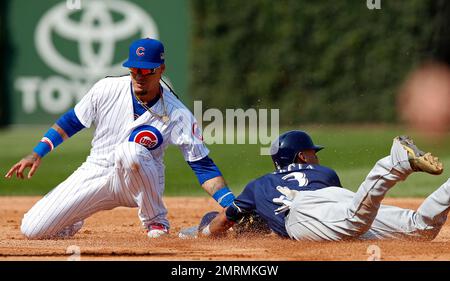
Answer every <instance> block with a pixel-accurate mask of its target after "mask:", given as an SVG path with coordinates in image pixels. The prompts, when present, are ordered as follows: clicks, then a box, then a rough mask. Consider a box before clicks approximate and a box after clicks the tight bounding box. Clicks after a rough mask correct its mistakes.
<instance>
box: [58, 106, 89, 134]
mask: <svg viewBox="0 0 450 281" xmlns="http://www.w3.org/2000/svg"><path fill="white" fill-rule="evenodd" d="M56 124H57V125H58V126H59V127H61V129H63V130H64V132H66V134H67V136H69V137H71V136H73V135H74V134H76V133H77V132H79V131H81V130H82V129H84V128H85V127H84V126H83V124H81V122H80V120H79V119H78V117H77V115H76V114H75V111H74V109H73V108H72V109H71V110H69V111H67V112H66V113H65V114H64V115H63V116H61V117H60V118H59V119H58V120H57V121H56Z"/></svg>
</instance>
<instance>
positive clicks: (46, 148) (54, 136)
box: [5, 124, 68, 179]
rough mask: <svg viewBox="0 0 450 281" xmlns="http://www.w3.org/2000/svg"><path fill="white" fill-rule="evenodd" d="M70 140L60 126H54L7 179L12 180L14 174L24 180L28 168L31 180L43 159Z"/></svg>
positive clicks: (13, 168) (17, 164)
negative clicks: (57, 146)
mask: <svg viewBox="0 0 450 281" xmlns="http://www.w3.org/2000/svg"><path fill="white" fill-rule="evenodd" d="M67 138H68V136H67V134H66V132H65V131H64V130H63V129H62V128H61V127H59V125H58V124H54V125H53V126H52V127H51V128H50V130H49V132H47V134H45V136H44V137H43V138H42V139H41V141H40V142H39V144H38V145H37V146H36V147H35V148H34V150H33V152H32V153H30V154H28V155H27V156H25V157H24V158H22V159H21V160H20V161H19V162H17V163H16V164H14V165H13V166H12V167H11V169H9V171H8V173H6V175H5V178H8V179H9V178H11V177H12V176H13V175H14V173H15V174H16V177H17V178H20V179H24V178H25V176H24V174H23V172H24V171H25V169H26V168H30V171H29V172H28V175H27V178H31V177H32V176H33V175H34V173H35V172H36V170H37V169H38V168H39V165H40V164H41V158H42V157H43V156H44V155H45V154H47V153H48V152H50V151H51V150H52V149H53V148H54V147H56V145H58V144H59V143H61V142H63V141H64V140H66V139H67Z"/></svg>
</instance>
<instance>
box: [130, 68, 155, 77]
mask: <svg viewBox="0 0 450 281" xmlns="http://www.w3.org/2000/svg"><path fill="white" fill-rule="evenodd" d="M158 68H159V66H158V67H156V68H150V69H147V68H136V67H130V72H131V73H132V74H134V75H137V74H138V73H139V72H140V73H141V75H149V74H150V75H151V74H155V73H156V70H157V69H158Z"/></svg>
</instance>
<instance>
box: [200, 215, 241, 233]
mask: <svg viewBox="0 0 450 281" xmlns="http://www.w3.org/2000/svg"><path fill="white" fill-rule="evenodd" d="M225 210H226V209H223V210H222V212H220V213H219V214H218V215H217V216H216V217H215V218H214V219H213V220H212V221H211V223H210V224H209V225H208V226H207V231H209V236H211V237H221V236H223V235H224V234H225V233H226V231H227V230H228V229H230V227H232V226H233V225H234V222H233V221H230V220H228V219H227V216H226V214H225ZM207 231H205V229H204V230H203V231H202V234H207Z"/></svg>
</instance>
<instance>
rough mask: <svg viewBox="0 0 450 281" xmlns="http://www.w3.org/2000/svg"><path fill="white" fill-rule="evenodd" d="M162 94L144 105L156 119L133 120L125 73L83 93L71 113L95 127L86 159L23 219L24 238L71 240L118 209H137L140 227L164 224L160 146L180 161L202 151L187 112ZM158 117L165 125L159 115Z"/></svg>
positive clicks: (165, 91)
mask: <svg viewBox="0 0 450 281" xmlns="http://www.w3.org/2000/svg"><path fill="white" fill-rule="evenodd" d="M162 89H163V93H162V95H163V97H162V98H160V99H159V100H158V101H157V102H156V104H154V105H153V106H152V107H151V110H152V112H154V113H155V114H152V113H151V112H149V111H146V112H145V113H144V114H142V115H141V116H140V117H139V118H137V119H136V120H135V119H134V110H133V100H132V91H131V77H130V76H123V77H109V78H105V79H102V80H100V81H99V82H97V83H96V84H95V85H94V86H93V87H92V88H91V89H90V90H89V92H88V93H87V94H86V95H85V96H84V97H83V98H82V100H81V101H80V102H79V103H78V104H77V105H76V106H75V109H74V110H75V114H76V116H77V117H78V119H79V120H80V122H81V123H82V124H83V125H84V126H85V127H91V126H94V127H95V131H94V137H93V140H92V148H91V151H90V155H89V156H88V157H87V160H86V162H85V163H83V165H82V166H81V167H80V168H78V169H77V170H76V171H75V172H74V173H73V174H72V175H71V176H70V177H69V178H68V179H66V180H65V181H64V182H62V183H61V184H60V185H58V186H57V187H56V188H55V189H53V190H52V191H51V192H50V193H49V194H47V195H46V196H45V197H44V198H43V199H41V200H40V201H39V202H38V203H37V204H36V205H35V206H33V208H32V209H30V211H29V212H28V213H27V214H25V216H24V219H23V221H22V226H21V229H22V232H23V233H24V234H25V235H26V236H27V237H29V238H46V237H55V236H64V233H70V235H73V234H74V233H75V232H76V231H77V230H79V228H80V227H81V222H82V221H83V220H84V219H85V218H87V217H88V216H90V215H92V214H93V213H95V212H97V211H100V210H107V209H112V208H115V207H117V206H128V207H139V214H138V215H139V218H140V220H141V222H142V224H143V226H144V227H148V225H149V224H152V223H162V224H164V225H166V226H169V222H168V220H167V218H166V215H167V210H166V207H165V205H164V203H163V201H162V195H163V191H164V164H163V157H164V151H165V149H166V148H167V146H168V145H169V144H174V145H177V146H178V147H179V148H180V150H181V152H182V154H183V156H184V159H185V160H186V161H197V160H200V159H202V158H204V157H205V156H207V155H208V153H209V151H208V149H207V148H206V146H205V145H204V143H203V141H202V136H201V132H200V131H199V129H198V126H197V123H196V120H195V118H194V116H193V115H192V113H191V112H190V111H189V110H188V109H187V108H186V107H185V106H184V105H183V104H182V103H181V102H180V101H179V100H178V99H177V97H175V96H174V94H172V93H171V92H170V90H169V89H168V88H166V87H164V86H162ZM163 104H164V106H163ZM164 107H165V108H166V109H165V110H164ZM164 112H167V114H168V117H169V121H168V122H166V123H164V122H163V121H162V120H161V118H160V116H161V115H163V114H164ZM158 115H159V116H158ZM72 228H76V229H75V230H74V229H72Z"/></svg>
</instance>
